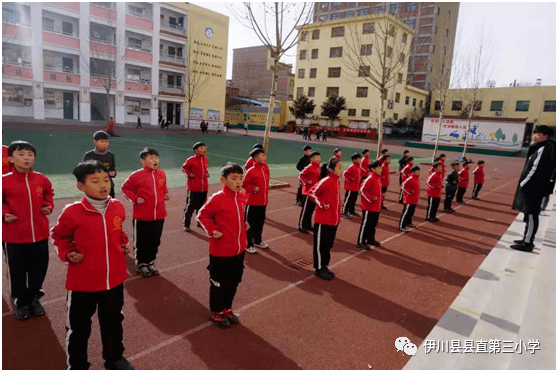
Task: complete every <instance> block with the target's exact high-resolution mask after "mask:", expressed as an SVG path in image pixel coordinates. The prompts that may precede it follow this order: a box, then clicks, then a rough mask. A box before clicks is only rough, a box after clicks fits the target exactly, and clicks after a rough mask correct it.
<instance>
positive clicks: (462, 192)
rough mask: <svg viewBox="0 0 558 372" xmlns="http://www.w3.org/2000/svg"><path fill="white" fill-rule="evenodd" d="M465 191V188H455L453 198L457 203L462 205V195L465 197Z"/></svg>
mask: <svg viewBox="0 0 558 372" xmlns="http://www.w3.org/2000/svg"><path fill="white" fill-rule="evenodd" d="M465 191H467V188H466V187H458V188H457V197H456V198H455V201H456V202H457V203H463V195H465Z"/></svg>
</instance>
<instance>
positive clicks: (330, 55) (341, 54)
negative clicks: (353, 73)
mask: <svg viewBox="0 0 558 372" xmlns="http://www.w3.org/2000/svg"><path fill="white" fill-rule="evenodd" d="M338 50H339V51H341V53H340V54H339V55H334V54H335V53H334V51H338ZM329 58H343V47H342V46H339V47H330V48H329Z"/></svg>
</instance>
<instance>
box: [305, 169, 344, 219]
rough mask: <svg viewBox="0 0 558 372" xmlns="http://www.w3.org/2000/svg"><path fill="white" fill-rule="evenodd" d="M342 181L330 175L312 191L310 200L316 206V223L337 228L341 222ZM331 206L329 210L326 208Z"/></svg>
mask: <svg viewBox="0 0 558 372" xmlns="http://www.w3.org/2000/svg"><path fill="white" fill-rule="evenodd" d="M340 190H341V181H340V180H339V176H336V175H335V174H333V173H331V172H330V173H329V174H328V175H327V177H324V178H322V179H321V180H320V182H318V183H317V184H316V185H314V187H312V188H311V189H310V195H308V197H309V198H311V199H312V201H313V202H314V203H315V204H316V214H315V215H314V222H315V223H321V224H323V225H330V226H337V225H339V223H340V222H341V196H340ZM326 205H329V208H327V209H326V208H324V207H325V206H326Z"/></svg>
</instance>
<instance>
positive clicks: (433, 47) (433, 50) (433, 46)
mask: <svg viewBox="0 0 558 372" xmlns="http://www.w3.org/2000/svg"><path fill="white" fill-rule="evenodd" d="M435 52H436V45H432V54H434V53H435Z"/></svg>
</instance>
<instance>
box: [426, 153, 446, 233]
mask: <svg viewBox="0 0 558 372" xmlns="http://www.w3.org/2000/svg"><path fill="white" fill-rule="evenodd" d="M432 168H434V171H433V172H432V173H430V175H429V176H428V179H427V180H426V191H427V193H428V207H427V208H426V221H430V222H438V221H439V219H438V218H436V213H438V207H439V206H440V198H441V196H442V163H440V162H436V163H434V164H432Z"/></svg>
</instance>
